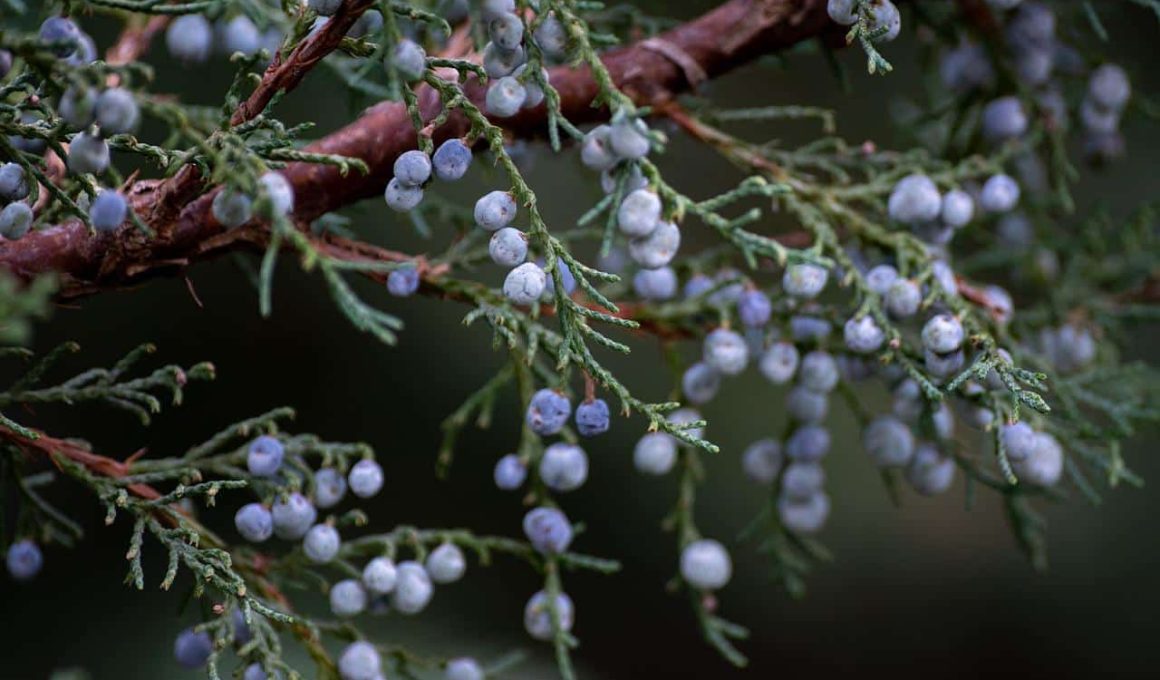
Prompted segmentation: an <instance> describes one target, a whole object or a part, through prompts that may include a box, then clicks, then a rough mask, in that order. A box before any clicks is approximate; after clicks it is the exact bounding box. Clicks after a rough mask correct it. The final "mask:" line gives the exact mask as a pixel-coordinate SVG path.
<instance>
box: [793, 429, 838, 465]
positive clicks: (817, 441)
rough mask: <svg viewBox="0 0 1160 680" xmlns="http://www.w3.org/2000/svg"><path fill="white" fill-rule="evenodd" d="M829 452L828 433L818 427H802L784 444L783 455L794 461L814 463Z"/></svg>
mask: <svg viewBox="0 0 1160 680" xmlns="http://www.w3.org/2000/svg"><path fill="white" fill-rule="evenodd" d="M829 451H830V432H829V430H827V429H826V428H824V427H822V426H820V425H803V426H801V427H799V428H798V429H796V430H794V433H793V434H791V435H790V437H789V440H788V441H786V443H785V454H786V455H787V456H789V457H790V458H792V459H793V460H795V461H801V462H804V463H816V462H818V461H819V460H821V459H822V458H824V457H825V455H826V454H827V453H829Z"/></svg>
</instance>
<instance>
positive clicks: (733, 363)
mask: <svg viewBox="0 0 1160 680" xmlns="http://www.w3.org/2000/svg"><path fill="white" fill-rule="evenodd" d="M702 355H703V360H704V362H705V363H707V364H709V365H710V366H712V367H713V368H715V369H717V370H718V371H720V372H721V373H722V374H724V375H739V374H740V373H741V372H742V371H744V370H745V367H746V366H747V365H748V364H749V345H748V344H746V342H745V338H743V337H741V335H739V334H738V333H737V332H735V331H732V330H729V329H728V328H717V329H715V330H713V331H711V332H710V333H709V334H708V335H706V336H705V343H704V350H703V353H702Z"/></svg>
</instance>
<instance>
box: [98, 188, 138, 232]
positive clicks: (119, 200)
mask: <svg viewBox="0 0 1160 680" xmlns="http://www.w3.org/2000/svg"><path fill="white" fill-rule="evenodd" d="M128 216H129V203H128V201H126V200H125V197H124V196H122V195H121V193H120V192H119V191H114V190H113V189H102V190H101V191H100V193H98V194H97V197H96V198H94V199H93V203H92V205H90V206H89V221H90V222H92V223H93V229H96V230H97V231H113V230H114V229H116V228H117V227H119V226H121V225H122V224H123V223H124V222H125V219H126V218H127V217H128Z"/></svg>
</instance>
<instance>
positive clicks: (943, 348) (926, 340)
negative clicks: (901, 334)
mask: <svg viewBox="0 0 1160 680" xmlns="http://www.w3.org/2000/svg"><path fill="white" fill-rule="evenodd" d="M964 334H965V332H964V331H963V324H962V323H961V322H960V321H959V320H958V319H956V318H955V317H953V316H951V315H950V314H936V315H934V316H932V317H931V318H930V320H929V321H927V322H926V325H925V326H923V327H922V345H923V347H925V348H926V349H928V350H930V351H931V352H934V353H936V354H946V353H948V352H954V351H955V350H957V349H958V348H960V347H962V346H963V337H964Z"/></svg>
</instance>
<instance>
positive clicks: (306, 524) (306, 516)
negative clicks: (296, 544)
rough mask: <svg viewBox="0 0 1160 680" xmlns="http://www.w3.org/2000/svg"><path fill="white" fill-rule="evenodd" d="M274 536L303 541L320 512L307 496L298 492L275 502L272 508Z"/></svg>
mask: <svg viewBox="0 0 1160 680" xmlns="http://www.w3.org/2000/svg"><path fill="white" fill-rule="evenodd" d="M270 517H271V519H272V520H273V522H274V535H275V536H277V537H278V538H281V539H283V540H286V541H297V540H301V539H302V537H303V536H305V535H306V532H307V531H309V530H310V527H311V526H313V525H314V522H315V520H316V519H318V511H317V510H315V509H314V505H313V504H312V503H311V502H310V499H308V498H307V497H306V496H303V495H302V494H300V493H298V492H297V491H295V492H293V493H290V494H289V495H287V496H286V498H285V499H281V498H280V499H278V500H276V501H274V505H273V506H272V507H271V508H270Z"/></svg>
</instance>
